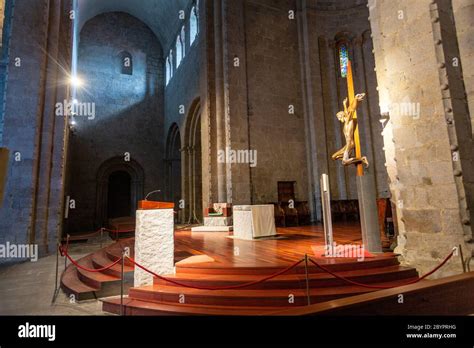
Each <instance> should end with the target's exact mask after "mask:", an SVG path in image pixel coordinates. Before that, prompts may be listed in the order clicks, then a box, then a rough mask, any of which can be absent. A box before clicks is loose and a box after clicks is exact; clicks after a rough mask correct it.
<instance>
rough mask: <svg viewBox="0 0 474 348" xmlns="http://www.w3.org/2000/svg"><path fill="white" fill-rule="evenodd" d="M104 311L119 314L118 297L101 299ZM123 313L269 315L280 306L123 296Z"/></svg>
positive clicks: (148, 314)
mask: <svg viewBox="0 0 474 348" xmlns="http://www.w3.org/2000/svg"><path fill="white" fill-rule="evenodd" d="M101 301H102V302H103V303H102V310H103V311H104V312H108V313H113V314H120V297H113V298H106V299H102V300H101ZM124 307H125V308H124V309H125V313H124V314H125V315H140V316H156V315H162V316H166V315H169V316H176V315H186V316H194V315H197V316H203V315H209V316H222V315H224V316H228V315H232V316H256V315H270V314H272V313H274V312H276V311H278V310H281V308H279V307H277V308H272V307H248V308H247V307H239V308H236V307H226V306H203V305H200V306H198V305H195V306H190V305H172V304H166V303H154V302H143V301H139V300H134V299H130V298H128V297H125V298H124Z"/></svg>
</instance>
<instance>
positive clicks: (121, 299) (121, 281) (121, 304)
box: [120, 250, 126, 316]
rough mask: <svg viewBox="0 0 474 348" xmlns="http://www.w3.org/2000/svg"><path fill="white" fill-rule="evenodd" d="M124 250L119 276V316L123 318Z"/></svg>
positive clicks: (123, 251)
mask: <svg viewBox="0 0 474 348" xmlns="http://www.w3.org/2000/svg"><path fill="white" fill-rule="evenodd" d="M125 254H126V252H125V250H122V262H121V271H120V273H121V276H120V315H121V316H123V315H124V314H125V311H124V308H123V293H124V291H123V282H124V268H125Z"/></svg>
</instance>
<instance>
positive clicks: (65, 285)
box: [61, 265, 100, 301]
mask: <svg viewBox="0 0 474 348" xmlns="http://www.w3.org/2000/svg"><path fill="white" fill-rule="evenodd" d="M61 289H62V290H63V291H64V292H65V293H66V295H68V296H70V295H74V297H75V299H76V300H77V301H84V300H90V299H93V298H96V295H95V293H96V292H97V291H99V290H100V289H98V288H94V287H91V286H88V285H87V284H85V283H83V282H82V281H81V280H80V279H79V276H78V272H77V269H76V266H74V265H69V266H68V267H67V268H66V271H64V272H63V274H62V276H61Z"/></svg>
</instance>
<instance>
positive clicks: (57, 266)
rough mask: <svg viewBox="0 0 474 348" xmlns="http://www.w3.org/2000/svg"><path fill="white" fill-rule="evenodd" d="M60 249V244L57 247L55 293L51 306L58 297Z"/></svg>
mask: <svg viewBox="0 0 474 348" xmlns="http://www.w3.org/2000/svg"><path fill="white" fill-rule="evenodd" d="M59 247H60V244H59V242H58V244H57V245H56V277H55V281H54V293H53V299H52V300H51V304H54V303H55V302H56V297H57V296H58V290H59V287H58V278H59Z"/></svg>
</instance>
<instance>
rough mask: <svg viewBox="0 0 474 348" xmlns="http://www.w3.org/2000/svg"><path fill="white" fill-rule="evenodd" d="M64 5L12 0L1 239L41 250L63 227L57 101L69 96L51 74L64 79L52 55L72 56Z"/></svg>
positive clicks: (64, 59)
mask: <svg viewBox="0 0 474 348" xmlns="http://www.w3.org/2000/svg"><path fill="white" fill-rule="evenodd" d="M69 6H70V3H69V2H68V1H59V0H58V1H56V0H53V1H40V0H39V1H34V2H31V1H27V0H17V1H16V2H15V9H14V16H13V18H12V23H11V39H10V46H9V50H10V52H9V54H10V59H9V61H8V64H9V66H8V88H7V91H6V99H5V115H4V116H5V118H4V121H5V124H4V137H3V145H4V146H5V147H7V148H8V149H9V150H10V153H11V154H12V156H10V161H9V163H8V166H9V169H8V174H7V184H6V194H5V200H4V204H3V207H2V208H1V209H0V243H2V244H3V243H5V242H6V241H9V242H10V243H36V244H38V245H39V250H40V253H41V255H44V254H45V253H48V252H53V251H54V250H55V247H56V243H57V238H58V237H59V235H60V231H61V228H62V227H61V226H62V207H63V201H62V197H63V192H64V177H63V168H64V156H65V135H66V134H67V129H66V128H65V119H64V118H63V117H56V116H55V105H56V102H57V101H58V100H62V99H64V98H67V90H66V88H65V86H64V84H58V83H57V81H63V80H65V78H66V76H65V75H64V71H63V70H62V69H61V68H60V66H59V65H58V62H59V64H61V65H62V66H63V67H64V68H65V69H67V68H68V63H69V61H70V58H69V57H70V56H69V54H70V45H69V43H70V36H69V35H70V27H71V26H70V20H69V16H68V12H69V8H70V7H69ZM4 261H5V260H4V259H2V260H0V262H4ZM7 261H8V260H7Z"/></svg>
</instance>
